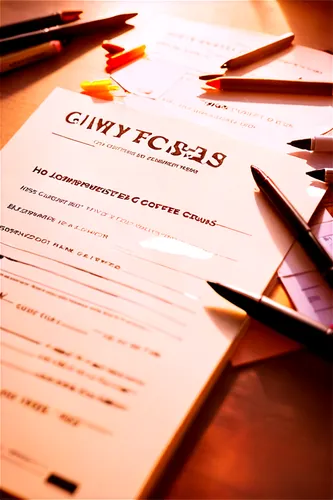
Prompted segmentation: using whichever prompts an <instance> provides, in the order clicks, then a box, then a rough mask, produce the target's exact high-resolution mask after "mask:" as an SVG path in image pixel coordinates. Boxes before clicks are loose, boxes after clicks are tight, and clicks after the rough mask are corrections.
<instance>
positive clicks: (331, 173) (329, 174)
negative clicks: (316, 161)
mask: <svg viewBox="0 0 333 500" xmlns="http://www.w3.org/2000/svg"><path fill="white" fill-rule="evenodd" d="M325 182H327V184H333V168H330V169H328V170H326V172H325Z"/></svg>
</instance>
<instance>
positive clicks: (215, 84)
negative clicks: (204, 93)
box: [206, 79, 220, 89]
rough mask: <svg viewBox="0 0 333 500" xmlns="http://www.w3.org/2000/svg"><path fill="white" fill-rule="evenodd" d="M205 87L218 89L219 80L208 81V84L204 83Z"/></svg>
mask: <svg viewBox="0 0 333 500" xmlns="http://www.w3.org/2000/svg"><path fill="white" fill-rule="evenodd" d="M206 85H209V87H213V88H214V89H220V80H219V79H214V80H209V81H208V82H206Z"/></svg>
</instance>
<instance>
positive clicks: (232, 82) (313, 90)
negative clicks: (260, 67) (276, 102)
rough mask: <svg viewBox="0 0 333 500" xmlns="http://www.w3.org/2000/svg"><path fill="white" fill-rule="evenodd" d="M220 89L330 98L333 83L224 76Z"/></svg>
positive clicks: (332, 91)
mask: <svg viewBox="0 0 333 500" xmlns="http://www.w3.org/2000/svg"><path fill="white" fill-rule="evenodd" d="M219 82H220V89H221V90H227V91H242V92H244V91H245V92H246V91H247V92H270V93H275V94H279V93H283V94H303V95H328V96H332V93H333V83H331V82H315V81H305V80H272V79H268V78H243V77H227V76H224V77H222V78H221V79H220V80H219Z"/></svg>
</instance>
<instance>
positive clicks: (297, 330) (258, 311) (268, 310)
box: [208, 281, 333, 361]
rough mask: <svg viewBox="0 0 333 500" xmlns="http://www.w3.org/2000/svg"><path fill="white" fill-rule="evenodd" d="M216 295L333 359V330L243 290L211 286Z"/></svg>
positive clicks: (319, 353) (312, 349)
mask: <svg viewBox="0 0 333 500" xmlns="http://www.w3.org/2000/svg"><path fill="white" fill-rule="evenodd" d="M208 285H210V286H211V287H212V288H213V290H215V292H217V293H218V294H219V295H220V296H221V297H223V298H225V299H226V300H228V301H229V302H231V303H232V304H234V305H235V306H237V307H240V308H241V309H243V310H244V311H246V312H247V313H248V314H249V315H250V316H251V317H252V318H254V319H256V320H258V321H260V322H261V323H263V324H265V325H267V326H269V327H271V328H273V329H274V330H276V331H277V332H279V333H282V335H284V336H286V337H288V338H290V339H292V340H295V341H296V342H299V343H301V344H303V345H304V346H306V347H308V348H309V349H310V350H311V351H313V352H314V353H316V354H317V355H319V356H321V357H322V358H324V359H326V360H328V361H332V360H333V330H332V329H331V328H327V327H326V326H324V325H322V324H321V323H319V322H317V321H314V320H313V319H310V318H308V317H306V316H303V315H302V314H299V313H298V312H297V311H294V310H293V309H290V308H288V307H285V306H283V305H281V304H279V303H277V302H274V301H273V300H271V299H269V298H268V297H263V296H260V295H254V294H250V293H247V292H245V291H243V290H240V289H237V288H232V287H229V286H225V285H221V284H220V283H212V282H210V281H208Z"/></svg>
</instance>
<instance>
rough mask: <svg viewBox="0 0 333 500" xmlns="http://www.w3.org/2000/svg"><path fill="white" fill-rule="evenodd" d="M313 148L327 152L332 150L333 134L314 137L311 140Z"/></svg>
mask: <svg viewBox="0 0 333 500" xmlns="http://www.w3.org/2000/svg"><path fill="white" fill-rule="evenodd" d="M311 149H312V150H313V151H320V152H327V153H330V152H332V151H333V136H324V135H323V136H318V137H314V138H313V139H312V140H311ZM326 182H327V181H326ZM331 182H332V181H331Z"/></svg>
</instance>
